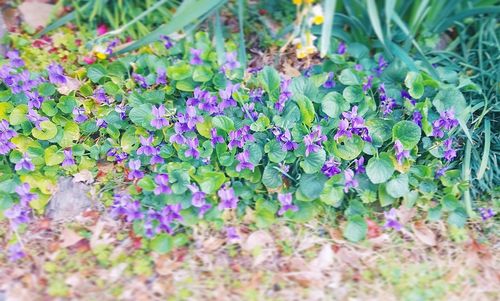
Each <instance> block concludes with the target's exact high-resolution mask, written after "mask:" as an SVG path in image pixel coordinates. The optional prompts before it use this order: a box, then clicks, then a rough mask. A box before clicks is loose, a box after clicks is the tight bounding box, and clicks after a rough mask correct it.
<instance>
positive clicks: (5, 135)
mask: <svg viewBox="0 0 500 301" xmlns="http://www.w3.org/2000/svg"><path fill="white" fill-rule="evenodd" d="M16 136H17V132H16V131H14V130H13V129H12V128H11V127H10V124H9V122H8V121H7V120H5V119H2V120H0V140H9V139H11V138H13V137H16Z"/></svg>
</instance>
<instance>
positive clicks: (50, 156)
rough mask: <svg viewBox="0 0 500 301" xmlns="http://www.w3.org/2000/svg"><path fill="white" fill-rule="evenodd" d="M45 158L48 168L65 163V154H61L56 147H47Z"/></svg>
mask: <svg viewBox="0 0 500 301" xmlns="http://www.w3.org/2000/svg"><path fill="white" fill-rule="evenodd" d="M43 157H44V159H45V164H46V165H47V166H55V165H59V164H61V163H62V161H64V154H63V153H62V152H59V149H58V148H57V146H55V145H51V146H49V147H47V148H46V149H45V150H44V152H43Z"/></svg>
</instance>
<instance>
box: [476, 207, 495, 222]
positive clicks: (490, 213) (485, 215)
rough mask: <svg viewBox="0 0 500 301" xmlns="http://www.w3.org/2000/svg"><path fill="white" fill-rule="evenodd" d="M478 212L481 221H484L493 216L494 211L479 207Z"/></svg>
mask: <svg viewBox="0 0 500 301" xmlns="http://www.w3.org/2000/svg"><path fill="white" fill-rule="evenodd" d="M479 214H480V215H481V218H482V219H483V221H486V220H489V219H490V218H492V217H494V216H495V214H496V213H495V211H493V209H491V208H479Z"/></svg>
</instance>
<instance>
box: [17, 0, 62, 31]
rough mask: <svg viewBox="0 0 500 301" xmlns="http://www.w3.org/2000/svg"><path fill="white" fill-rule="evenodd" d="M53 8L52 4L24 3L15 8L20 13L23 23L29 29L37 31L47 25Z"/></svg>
mask: <svg viewBox="0 0 500 301" xmlns="http://www.w3.org/2000/svg"><path fill="white" fill-rule="evenodd" d="M54 7H55V6H54V5H53V4H47V3H40V2H24V3H21V5H19V6H18V7H17V8H18V9H19V11H20V12H21V15H22V16H23V19H24V22H26V24H28V25H29V26H30V27H32V28H35V29H37V28H39V27H44V26H46V25H47V24H48V23H49V21H50V18H51V16H52V13H53V10H54Z"/></svg>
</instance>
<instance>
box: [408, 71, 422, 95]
mask: <svg viewBox="0 0 500 301" xmlns="http://www.w3.org/2000/svg"><path fill="white" fill-rule="evenodd" d="M405 85H406V87H407V88H408V93H410V95H411V97H413V98H415V99H420V98H421V97H422V96H423V95H424V82H423V78H422V75H420V74H419V73H417V72H413V71H411V72H408V74H407V75H406V78H405Z"/></svg>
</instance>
